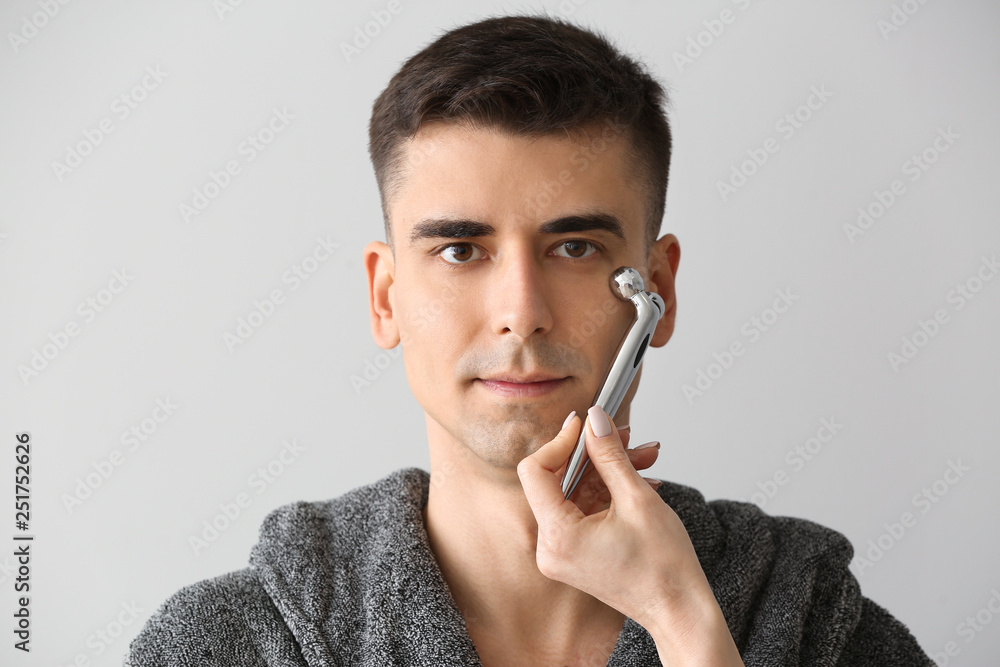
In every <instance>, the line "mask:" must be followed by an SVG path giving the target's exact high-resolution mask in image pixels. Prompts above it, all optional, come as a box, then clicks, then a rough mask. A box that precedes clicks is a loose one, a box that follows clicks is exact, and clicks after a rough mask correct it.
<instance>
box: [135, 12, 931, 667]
mask: <svg viewBox="0 0 1000 667" xmlns="http://www.w3.org/2000/svg"><path fill="white" fill-rule="evenodd" d="M664 101H665V100H664V93H663V89H662V87H661V86H660V85H659V84H657V83H656V82H655V81H654V80H653V79H652V78H651V77H649V76H648V74H646V72H645V71H644V70H643V68H642V67H641V66H639V65H638V64H637V63H635V62H633V61H632V60H630V59H628V58H625V57H624V56H622V55H621V54H620V53H618V52H617V51H615V50H614V48H613V47H612V46H611V45H610V44H609V43H608V42H607V41H606V40H605V39H604V38H602V37H600V36H598V35H595V34H593V33H591V32H588V31H585V30H582V29H580V28H577V27H575V26H573V25H571V24H569V23H566V22H562V21H558V20H553V19H549V18H544V17H503V18H493V19H488V20H485V21H481V22H478V23H475V24H472V25H468V26H464V27H461V28H458V29H455V30H452V31H450V32H448V33H446V34H445V35H443V36H442V37H441V38H439V39H438V40H437V41H435V42H434V43H433V44H431V45H430V46H428V47H427V48H425V49H424V50H423V51H421V52H420V53H418V54H417V55H415V56H414V57H413V58H411V59H410V60H409V61H407V62H406V63H405V64H404V65H403V67H402V68H401V70H400V71H399V72H398V73H397V74H396V75H395V76H394V77H393V79H392V80H391V81H390V83H389V86H388V87H387V88H386V90H385V91H384V92H383V93H382V94H381V95H380V97H379V98H378V99H377V100H376V102H375V105H374V110H373V114H372V120H371V125H370V128H369V133H370V150H371V156H372V162H373V164H374V167H375V174H376V179H377V181H378V185H379V191H380V194H381V197H382V208H383V213H384V217H385V231H386V239H387V243H382V242H373V243H371V244H369V245H368V247H366V248H365V251H364V263H365V267H366V270H367V275H368V287H369V298H370V306H371V327H372V333H373V335H374V337H375V340H376V342H377V343H378V344H379V345H380V346H381V347H383V348H386V349H389V348H392V347H395V346H396V345H398V344H401V345H402V349H403V359H404V364H405V367H406V374H407V378H408V381H409V384H410V387H411V389H412V391H413V393H414V396H415V397H416V399H417V401H418V402H419V403H420V405H421V407H422V408H423V409H424V411H425V415H426V425H427V435H428V441H429V446H430V462H431V466H430V467H431V472H430V475H428V474H427V473H426V472H424V471H422V470H418V469H412V468H411V469H404V470H399V471H397V472H395V473H393V474H392V475H389V476H387V477H385V478H383V479H382V480H379V481H378V482H375V483H374V484H370V485H367V486H364V487H361V488H358V489H354V490H352V491H350V492H349V493H347V494H345V495H343V496H341V497H340V498H337V499H334V500H331V501H328V502H323V503H304V502H300V503H293V504H291V505H288V506H285V507H282V508H279V509H278V510H276V511H275V512H273V513H271V515H269V516H268V518H267V519H266V520H265V523H264V526H263V527H262V529H261V539H260V542H259V543H258V544H257V545H256V546H255V547H254V550H253V552H252V553H251V558H250V567H248V568H246V569H244V570H240V571H238V572H235V573H230V574H227V575H223V576H221V577H216V578H215V579H211V580H206V581H203V582H199V583H198V584H195V585H193V586H189V587H187V588H185V589H182V590H181V591H180V592H178V593H177V594H175V595H174V596H172V597H171V598H170V599H169V600H167V602H166V603H165V604H164V605H163V606H162V607H161V608H160V609H159V610H158V611H157V613H156V615H155V616H154V617H153V618H152V619H151V620H150V621H149V623H148V624H147V626H146V628H144V630H143V632H142V633H141V634H140V635H139V637H137V638H136V640H135V641H134V642H133V644H132V646H131V649H130V655H129V657H128V658H127V659H126V664H130V665H154V664H185V665H186V664H192V665H194V664H198V665H229V664H233V665H235V664H239V665H265V664H266V665H276V664H281V665H348V664H351V665H353V664H361V665H390V664H391V665H446V664H447V665H478V664H482V665H487V666H491V667H492V666H496V665H605V664H607V665H616V666H620V665H655V664H658V663H661V664H665V665H743V664H746V665H768V666H772V665H793V664H822V665H930V664H933V663H931V661H930V660H929V659H928V658H927V656H926V654H925V653H924V652H923V651H922V650H921V649H920V647H919V645H918V644H917V642H916V640H915V639H914V637H913V636H912V635H911V634H910V633H909V632H908V630H907V629H906V627H905V626H904V625H902V624H901V623H900V622H899V621H898V620H896V619H895V618H893V617H892V616H891V615H890V614H889V613H888V612H886V611H885V610H884V609H882V608H881V607H879V606H878V605H876V604H875V603H874V602H872V601H871V600H869V599H867V598H864V597H863V596H862V595H861V593H860V590H859V587H858V583H857V581H856V579H855V578H854V577H853V575H852V574H851V573H850V572H849V570H848V569H847V566H848V563H849V562H850V558H851V555H852V550H851V546H850V543H849V542H848V541H847V540H846V538H844V537H843V536H842V535H840V534H839V533H837V532H835V531H832V530H829V529H826V528H823V527H822V526H818V525H817V524H814V523H812V522H809V521H805V520H801V519H791V518H787V517H769V516H768V515H766V514H764V513H763V512H762V511H760V510H759V509H758V508H756V507H755V506H753V505H750V504H746V503H735V502H730V501H713V502H712V503H706V502H705V500H704V498H703V497H702V496H701V494H699V493H698V492H697V491H696V490H694V489H691V488H689V487H685V486H682V485H680V484H676V483H670V482H660V481H657V480H646V479H644V478H643V477H642V476H641V475H640V474H639V473H638V472H637V471H638V470H643V469H646V468H648V467H649V466H651V465H652V464H653V462H654V461H655V460H656V457H657V453H658V448H659V443H657V442H653V443H646V445H644V446H642V447H641V448H640V447H635V448H629V449H627V447H628V445H629V441H630V436H629V432H628V428H627V426H626V424H627V422H628V418H629V410H630V404H631V401H632V398H633V397H634V396H635V393H636V390H637V388H638V384H639V379H640V375H637V376H636V378H635V381H634V382H633V384H632V386H631V387H630V389H629V392H628V394H627V395H626V397H625V399H624V401H623V403H622V405H621V407H620V409H619V410H618V412H617V414H616V415H615V421H616V422H617V424H621V426H616V425H615V424H613V423H612V422H611V421H610V420H609V419H608V416H607V414H606V413H605V412H604V411H603V410H602V409H601V408H600V407H598V406H591V402H592V401H593V399H594V396H595V395H596V393H597V390H598V389H599V387H600V384H601V382H602V380H603V378H604V374H605V372H606V370H607V368H608V366H609V365H610V363H611V361H612V359H613V357H614V353H615V351H616V346H617V343H618V341H619V340H620V339H621V337H622V334H623V332H624V331H625V329H626V328H627V326H628V324H629V322H630V319H631V317H632V312H631V310H630V309H631V306H630V305H629V304H626V303H623V302H621V301H618V300H617V299H616V298H615V297H614V296H613V295H612V294H611V292H610V288H609V285H608V280H609V277H610V276H611V274H612V272H613V271H614V270H615V269H616V268H618V267H620V266H631V267H634V268H636V269H637V270H638V271H639V272H640V273H641V274H642V276H643V278H644V280H645V286H646V289H647V290H649V291H652V292H656V293H658V294H659V295H660V296H661V297H662V298H663V300H664V302H665V303H666V312H665V314H664V315H663V317H662V318H661V320H660V321H659V323H658V324H657V328H656V330H655V332H654V335H653V336H652V338H651V340H650V346H652V347H654V348H656V347H662V346H663V345H665V344H666V343H667V342H668V341H669V340H670V337H671V335H672V334H673V328H674V323H675V316H676V309H677V295H676V292H675V288H674V280H675V277H676V274H677V270H678V265H679V260H680V246H679V244H678V241H677V239H676V237H674V236H673V235H672V234H666V235H664V236H660V237H659V238H657V236H658V233H659V227H660V221H661V219H662V216H663V210H664V202H665V196H666V186H667V175H668V170H669V162H670V147H671V135H670V128H669V125H668V123H667V119H666V117H665V115H664V111H663V104H664ZM595 323H596V324H595ZM584 418H585V419H584ZM582 432H585V433H586V438H587V449H588V452H589V455H590V458H591V462H592V465H591V466H590V468H589V469H588V471H587V473H586V475H585V477H584V479H583V481H582V482H581V483H580V485H579V487H578V488H577V490H576V491H575V492H574V494H573V496H572V497H571V499H570V500H566V499H564V498H563V494H562V492H561V490H560V481H561V477H562V471H563V469H564V468H565V463H566V460H567V458H568V457H569V455H570V453H571V451H572V449H573V447H574V445H575V444H576V442H577V439H578V437H579V435H580V434H581V433H582Z"/></svg>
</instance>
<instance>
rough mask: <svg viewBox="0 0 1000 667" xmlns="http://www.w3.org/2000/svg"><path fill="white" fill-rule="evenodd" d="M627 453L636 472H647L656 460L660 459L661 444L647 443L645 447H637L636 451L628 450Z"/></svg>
mask: <svg viewBox="0 0 1000 667" xmlns="http://www.w3.org/2000/svg"><path fill="white" fill-rule="evenodd" d="M640 447H641V449H640ZM625 451H626V452H627V453H628V457H629V459H630V460H631V461H632V467H633V468H635V469H636V470H645V469H646V468H649V467H650V466H652V465H653V464H654V463H656V459H657V458H659V456H660V443H658V442H655V441H654V442H647V443H644V445H640V446H639V447H636V448H635V449H627V450H625Z"/></svg>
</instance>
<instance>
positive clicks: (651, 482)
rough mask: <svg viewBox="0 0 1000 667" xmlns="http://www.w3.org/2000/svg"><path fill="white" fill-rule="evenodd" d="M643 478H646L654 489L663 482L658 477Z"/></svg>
mask: <svg viewBox="0 0 1000 667" xmlns="http://www.w3.org/2000/svg"><path fill="white" fill-rule="evenodd" d="M643 479H644V480H646V481H647V482H649V484H650V486H652V487H653V488H654V489H655V488H656V487H658V486H660V484H663V482H661V481H660V480H658V479H650V478H648V477H643Z"/></svg>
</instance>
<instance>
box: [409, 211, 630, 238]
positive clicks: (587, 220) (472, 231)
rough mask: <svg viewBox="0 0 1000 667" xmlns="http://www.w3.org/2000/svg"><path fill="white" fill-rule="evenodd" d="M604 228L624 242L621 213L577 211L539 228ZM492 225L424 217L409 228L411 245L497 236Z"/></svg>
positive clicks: (566, 230) (554, 230) (564, 231)
mask: <svg viewBox="0 0 1000 667" xmlns="http://www.w3.org/2000/svg"><path fill="white" fill-rule="evenodd" d="M592 230H597V231H605V232H609V233H611V234H614V235H615V236H617V237H619V238H620V239H621V240H622V241H625V240H626V239H625V227H624V225H623V224H622V222H621V220H619V219H618V216H616V215H612V214H610V213H577V214H574V215H566V216H563V217H561V218H556V219H555V220H549V221H548V222H545V223H543V224H542V225H540V226H539V227H538V232H539V233H541V234H567V233H572V232H586V231H592ZM495 235H496V229H494V227H493V226H492V225H489V224H487V223H485V222H479V221H477V220H464V219H455V218H425V219H424V220H421V221H420V222H418V223H417V224H415V225H414V226H413V229H412V230H411V231H410V245H411V246H412V245H414V244H415V243H416V242H417V241H419V240H420V239H435V238H445V239H466V238H476V237H480V236H495Z"/></svg>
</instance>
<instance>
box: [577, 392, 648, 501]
mask: <svg viewBox="0 0 1000 667" xmlns="http://www.w3.org/2000/svg"><path fill="white" fill-rule="evenodd" d="M587 455H588V456H589V457H590V464H591V465H592V466H594V467H595V468H596V469H597V473H598V474H599V475H600V476H601V480H602V481H603V482H604V485H605V486H607V487H608V491H610V492H611V497H612V498H615V496H621V495H622V494H629V493H633V492H634V491H635V490H636V489H640V488H642V487H648V485H647V484H646V481H645V480H644V479H643V478H642V476H641V475H640V474H639V473H638V472H637V471H636V469H635V467H634V466H633V465H632V461H631V460H630V459H629V457H628V454H627V453H626V452H625V446H624V445H622V440H621V436H619V435H618V429H617V428H616V427H615V426H614V425H613V424H612V422H611V419H609V418H608V413H606V412H605V411H604V408H602V407H601V406H599V405H595V406H593V407H592V408H590V410H588V411H587Z"/></svg>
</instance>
